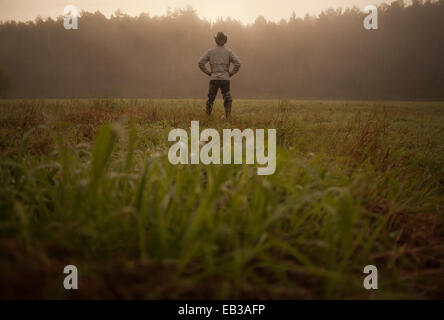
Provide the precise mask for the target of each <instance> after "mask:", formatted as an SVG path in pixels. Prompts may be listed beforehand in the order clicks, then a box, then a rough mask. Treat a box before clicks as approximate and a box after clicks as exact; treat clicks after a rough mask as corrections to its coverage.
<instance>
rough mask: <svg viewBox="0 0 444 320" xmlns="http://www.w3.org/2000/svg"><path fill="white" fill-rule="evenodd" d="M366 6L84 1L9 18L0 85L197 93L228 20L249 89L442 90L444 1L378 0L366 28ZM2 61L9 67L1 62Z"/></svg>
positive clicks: (17, 92) (237, 86)
mask: <svg viewBox="0 0 444 320" xmlns="http://www.w3.org/2000/svg"><path fill="white" fill-rule="evenodd" d="M366 16H367V15H366V14H365V13H363V12H362V11H361V10H360V9H359V8H356V7H354V8H346V9H327V10H325V11H324V12H322V13H321V14H319V15H317V16H310V15H306V16H305V17H297V16H296V15H295V14H294V13H293V14H291V15H290V17H289V18H288V19H282V20H281V21H280V22H270V21H267V20H266V19H265V18H264V17H258V18H257V19H256V21H255V22H254V23H253V24H249V25H245V24H242V23H241V22H240V21H237V20H233V19H230V18H227V19H219V20H217V21H215V22H210V21H208V20H206V19H202V18H199V16H198V15H197V14H196V12H195V10H193V9H192V8H191V7H187V8H184V9H176V10H168V12H167V13H166V14H165V15H163V16H150V15H149V14H148V13H142V14H140V15H139V16H137V17H130V16H128V15H126V14H124V13H122V12H121V11H119V10H118V11H116V12H115V13H114V14H113V15H112V16H111V17H110V18H107V17H105V16H104V15H103V14H102V13H100V12H95V13H91V12H82V13H81V15H80V17H79V20H78V25H79V29H78V30H65V28H64V27H63V17H59V18H57V19H51V18H48V19H42V18H37V19H35V21H30V22H15V21H6V22H2V23H0V43H1V46H0V95H3V96H5V97H10V98H15V97H42V98H43V97H61V98H71V97H73V98H75V97H98V96H99V97H104V96H106V97H153V98H155V97H157V98H199V97H205V95H206V93H207V86H208V84H207V82H208V78H207V77H206V76H205V75H204V74H203V73H201V72H200V71H199V69H198V67H197V61H198V59H199V57H200V56H201V55H202V54H203V53H204V52H205V50H207V49H208V48H209V47H212V46H214V40H213V35H214V34H215V33H217V32H218V31H223V32H225V33H226V34H227V35H228V44H227V46H228V47H229V48H231V49H232V50H233V51H235V52H236V54H237V55H238V56H239V57H240V59H241V61H242V68H241V71H240V73H239V74H238V75H237V76H236V77H235V78H233V85H232V92H233V96H235V97H243V98H273V99H275V98H281V99H286V98H298V99H318V98H319V99H403V100H404V99H443V98H444V33H443V30H444V0H439V1H420V0H416V1H413V3H412V4H411V5H408V6H407V5H405V4H404V3H403V1H395V2H393V3H391V4H384V5H381V6H379V7H378V17H379V29H378V30H366V29H365V28H364V27H363V20H364V18H365V17H366ZM1 70H3V71H1Z"/></svg>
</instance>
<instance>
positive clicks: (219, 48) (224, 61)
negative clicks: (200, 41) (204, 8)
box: [198, 32, 241, 118]
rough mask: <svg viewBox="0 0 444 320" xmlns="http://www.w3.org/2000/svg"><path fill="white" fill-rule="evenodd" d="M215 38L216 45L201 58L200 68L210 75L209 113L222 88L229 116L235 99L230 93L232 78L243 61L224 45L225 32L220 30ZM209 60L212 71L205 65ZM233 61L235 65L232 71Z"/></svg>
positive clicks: (226, 115)
mask: <svg viewBox="0 0 444 320" xmlns="http://www.w3.org/2000/svg"><path fill="white" fill-rule="evenodd" d="M214 40H216V44H217V45H216V47H214V48H213V49H210V50H208V51H207V52H206V53H205V54H204V55H203V56H202V57H201V58H200V60H199V63H198V65H199V68H200V70H202V72H204V73H206V74H207V75H208V76H210V89H209V91H208V101H207V107H206V111H207V114H208V115H210V114H211V111H212V110H213V103H214V100H215V99H216V95H217V91H218V90H219V88H220V90H221V91H222V96H223V98H224V107H225V117H226V118H229V116H230V113H231V104H232V101H233V99H232V98H231V93H230V78H231V77H232V76H234V75H235V74H236V73H237V72H238V71H239V69H240V66H241V63H240V61H239V58H238V57H237V56H236V55H235V54H234V53H233V52H232V51H231V50H229V49H227V48H225V47H224V46H225V44H226V43H227V40H228V37H227V36H226V35H225V34H224V33H223V32H218V34H217V36H216V37H214ZM207 62H209V63H210V67H211V72H210V71H208V69H207V68H206V66H205V64H206V63H207ZM231 63H232V64H233V65H234V67H233V70H231V72H230V64H231Z"/></svg>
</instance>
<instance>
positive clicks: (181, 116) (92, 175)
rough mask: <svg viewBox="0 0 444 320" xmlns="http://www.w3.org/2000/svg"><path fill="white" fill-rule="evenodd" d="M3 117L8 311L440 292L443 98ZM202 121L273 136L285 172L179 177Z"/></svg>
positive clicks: (116, 103) (58, 109)
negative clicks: (101, 302)
mask: <svg viewBox="0 0 444 320" xmlns="http://www.w3.org/2000/svg"><path fill="white" fill-rule="evenodd" d="M0 111H1V112H0V149H1V156H0V174H1V179H0V229H1V232H0V288H1V289H0V297H1V298H5V297H6V298H144V299H156V298H252V299H255V298H259V299H261V298H272V299H277V298H285V299H294V298H295V299H301V298H302V299H311V298H340V299H341V298H357V299H374V298H380V299H385V298H413V299H422V298H443V297H444V250H443V249H444V223H443V221H444V220H443V212H444V169H443V156H444V125H443V123H444V103H443V102H369V101H348V102H347V101H286V100H279V101H277V100H236V101H235V103H234V105H233V117H232V119H231V120H230V121H226V120H225V119H223V106H222V103H221V101H220V100H219V101H218V102H217V103H216V105H215V113H214V114H213V115H212V117H210V118H207V117H206V115H205V102H204V101H203V100H148V99H138V100H136V99H131V100H130V99H128V100H116V99H91V100H87V99H85V100H81V99H73V100H0ZM192 120H199V121H200V128H201V130H203V129H204V128H216V129H218V130H222V129H224V128H239V129H245V128H253V129H254V128H260V129H267V128H274V129H276V130H277V145H278V150H277V170H276V173H275V174H274V175H272V176H258V175H257V174H256V167H255V166H252V165H232V166H230V165H217V166H216V165H212V166H211V165H210V166H204V165H179V166H173V165H171V164H169V162H168V158H167V152H168V148H169V146H170V145H171V143H169V142H168V133H169V131H170V130H171V129H173V128H185V129H187V128H188V129H189V127H190V122H191V121H192ZM68 264H73V265H76V266H77V268H78V270H79V290H77V291H66V290H64V288H63V286H62V283H63V278H64V275H63V268H64V266H65V265H68ZM366 265H375V266H377V268H378V274H379V283H378V286H379V289H378V290H365V289H364V288H363V279H364V275H363V269H364V267H365V266H366Z"/></svg>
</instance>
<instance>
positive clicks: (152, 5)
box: [0, 0, 407, 23]
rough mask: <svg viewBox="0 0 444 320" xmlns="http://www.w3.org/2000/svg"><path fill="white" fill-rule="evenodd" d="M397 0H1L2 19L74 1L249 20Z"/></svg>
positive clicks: (107, 10) (56, 10)
mask: <svg viewBox="0 0 444 320" xmlns="http://www.w3.org/2000/svg"><path fill="white" fill-rule="evenodd" d="M393 1H394V0H0V20H3V21H5V20H11V19H14V20H33V19H34V18H35V17H36V16H37V15H40V16H42V17H48V16H51V17H57V16H60V15H62V14H63V8H64V7H65V6H66V5H69V4H73V5H75V6H77V8H79V10H86V11H96V10H100V11H101V12H102V13H104V14H105V15H107V16H108V15H110V14H111V13H113V12H114V11H115V10H116V9H119V8H120V9H121V10H122V11H123V12H125V13H128V14H129V15H131V16H133V15H138V14H139V13H140V12H149V13H150V15H152V16H154V15H163V14H165V12H166V10H167V8H168V7H170V8H183V7H185V6H186V5H191V6H192V7H193V8H194V9H196V10H197V13H198V14H199V16H201V17H205V18H209V19H216V18H218V17H224V18H225V17H227V16H230V17H232V18H235V19H239V20H241V21H243V22H245V23H249V22H253V21H254V19H255V18H256V17H257V16H259V15H263V16H265V17H266V18H267V19H269V20H274V21H279V20H280V19H281V18H285V19H287V18H288V17H289V16H290V15H291V12H292V11H293V10H294V11H295V12H296V14H297V15H298V16H302V17H303V16H304V15H305V14H306V13H311V14H317V13H319V12H320V11H322V10H323V9H327V8H329V7H334V8H336V7H352V6H353V5H356V6H358V7H359V8H361V9H362V8H364V7H365V6H366V5H369V4H375V5H376V4H379V3H382V2H388V3H390V2H393ZM406 2H407V1H406Z"/></svg>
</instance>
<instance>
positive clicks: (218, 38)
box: [214, 32, 228, 45]
mask: <svg viewBox="0 0 444 320" xmlns="http://www.w3.org/2000/svg"><path fill="white" fill-rule="evenodd" d="M214 40H216V43H217V44H219V45H224V44H225V43H227V40H228V37H227V36H226V35H225V34H224V33H223V32H218V33H217V35H216V36H215V37H214Z"/></svg>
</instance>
